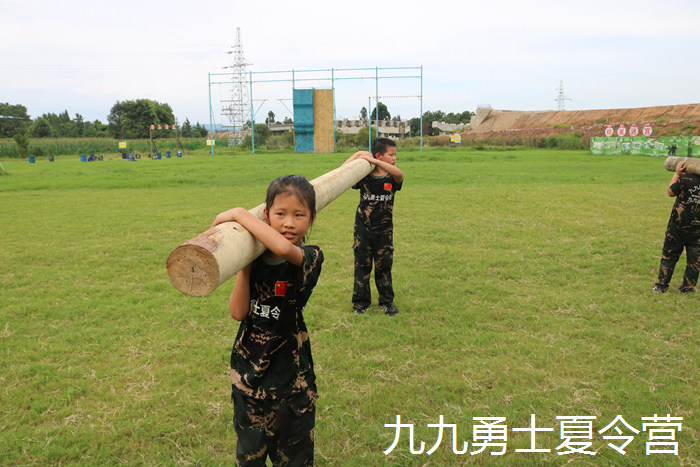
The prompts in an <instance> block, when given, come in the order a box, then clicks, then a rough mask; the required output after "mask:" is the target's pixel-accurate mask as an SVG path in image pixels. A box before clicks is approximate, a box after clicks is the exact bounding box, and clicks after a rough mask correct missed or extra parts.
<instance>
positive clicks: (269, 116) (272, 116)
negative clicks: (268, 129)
mask: <svg viewBox="0 0 700 467" xmlns="http://www.w3.org/2000/svg"><path fill="white" fill-rule="evenodd" d="M265 123H266V124H267V125H272V124H273V123H275V113H274V112H273V111H272V110H270V111H269V112H268V113H267V118H266V119H265Z"/></svg>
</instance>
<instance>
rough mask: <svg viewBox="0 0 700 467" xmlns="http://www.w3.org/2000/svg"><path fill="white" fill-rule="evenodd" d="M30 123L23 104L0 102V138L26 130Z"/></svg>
mask: <svg viewBox="0 0 700 467" xmlns="http://www.w3.org/2000/svg"><path fill="white" fill-rule="evenodd" d="M30 123H31V119H30V118H29V115H28V114H27V108H26V107H25V106H23V105H10V104H8V103H7V102H5V103H4V104H3V103H0V138H11V137H12V136H13V135H14V134H15V133H16V132H18V131H24V130H26V127H27V126H28V125H29V124H30Z"/></svg>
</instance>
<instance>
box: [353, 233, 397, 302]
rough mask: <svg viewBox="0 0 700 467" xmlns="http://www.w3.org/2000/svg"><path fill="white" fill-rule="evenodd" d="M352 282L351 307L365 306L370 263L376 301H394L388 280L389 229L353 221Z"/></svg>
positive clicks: (391, 246)
mask: <svg viewBox="0 0 700 467" xmlns="http://www.w3.org/2000/svg"><path fill="white" fill-rule="evenodd" d="M352 249H353V251H354V252H355V277H354V279H355V285H354V287H353V292H352V304H353V307H355V308H359V307H362V308H367V307H368V306H369V305H370V304H371V303H372V294H371V292H370V288H369V278H370V275H371V274H372V263H374V283H375V285H376V286H377V292H378V293H379V304H380V305H391V304H392V303H393V302H394V286H393V284H392V282H391V268H392V266H393V264H394V235H393V233H386V234H385V233H376V232H372V231H370V230H369V229H367V227H365V226H364V224H361V223H360V224H358V223H356V224H355V242H354V243H353V246H352Z"/></svg>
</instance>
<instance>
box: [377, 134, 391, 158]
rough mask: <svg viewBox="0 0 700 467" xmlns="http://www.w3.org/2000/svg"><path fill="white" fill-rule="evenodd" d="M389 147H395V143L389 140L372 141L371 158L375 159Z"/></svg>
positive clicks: (378, 139)
mask: <svg viewBox="0 0 700 467" xmlns="http://www.w3.org/2000/svg"><path fill="white" fill-rule="evenodd" d="M389 147H396V142H395V141H394V140H392V139H389V138H377V139H375V140H374V141H372V156H374V157H377V154H384V153H385V152H387V150H388V149H389Z"/></svg>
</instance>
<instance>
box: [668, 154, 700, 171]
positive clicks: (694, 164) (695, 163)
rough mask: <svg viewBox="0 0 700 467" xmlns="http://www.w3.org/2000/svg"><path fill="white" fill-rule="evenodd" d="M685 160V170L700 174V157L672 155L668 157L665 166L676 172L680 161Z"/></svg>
mask: <svg viewBox="0 0 700 467" xmlns="http://www.w3.org/2000/svg"><path fill="white" fill-rule="evenodd" d="M681 161H685V170H686V171H688V172H691V173H694V174H698V175H700V159H698V158H694V157H675V156H670V157H667V158H666V161H665V162H664V167H665V168H666V170H668V171H669V172H675V171H676V166H677V165H678V163H679V162H681Z"/></svg>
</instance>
